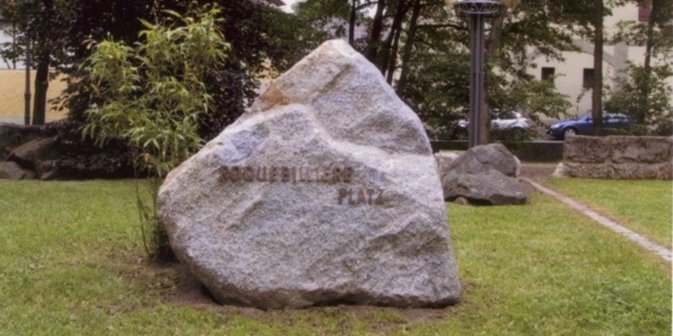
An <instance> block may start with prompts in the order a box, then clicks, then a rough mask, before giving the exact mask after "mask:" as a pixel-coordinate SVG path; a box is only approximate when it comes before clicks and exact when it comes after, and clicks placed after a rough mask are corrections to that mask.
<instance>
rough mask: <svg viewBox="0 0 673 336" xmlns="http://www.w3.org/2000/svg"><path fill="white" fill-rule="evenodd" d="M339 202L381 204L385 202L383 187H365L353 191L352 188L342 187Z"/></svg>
mask: <svg viewBox="0 0 673 336" xmlns="http://www.w3.org/2000/svg"><path fill="white" fill-rule="evenodd" d="M339 204H348V205H359V204H367V205H381V204H383V189H368V188H363V189H360V190H357V191H356V192H353V189H351V188H341V189H339Z"/></svg>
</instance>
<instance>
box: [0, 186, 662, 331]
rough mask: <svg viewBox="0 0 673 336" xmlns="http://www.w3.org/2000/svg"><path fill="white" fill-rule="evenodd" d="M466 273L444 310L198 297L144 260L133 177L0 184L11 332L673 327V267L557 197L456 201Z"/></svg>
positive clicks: (2, 277)
mask: <svg viewBox="0 0 673 336" xmlns="http://www.w3.org/2000/svg"><path fill="white" fill-rule="evenodd" d="M449 211H450V222H451V225H452V231H453V241H454V245H455V246H454V247H455V252H456V256H457V259H458V265H459V268H460V273H461V276H462V279H463V283H464V285H465V294H464V300H463V302H462V303H461V304H459V305H457V306H454V307H451V308H447V309H439V310H431V309H410V310H404V309H394V308H375V307H356V306H339V307H323V308H311V309H305V310H295V311H268V312H265V311H259V310H255V309H251V308H239V307H221V306H217V305H214V304H210V303H207V302H205V301H204V300H203V299H201V300H200V301H199V300H190V299H185V298H184V295H182V294H181V293H182V291H183V290H182V289H181V288H180V286H181V282H180V281H179V277H177V276H176V274H177V273H176V271H175V269H177V267H175V266H151V265H149V264H147V263H146V262H145V261H144V259H143V255H144V252H143V249H142V243H141V242H140V234H139V232H138V224H137V214H136V211H135V208H134V200H133V183H132V182H129V181H118V182H49V183H45V182H33V181H26V182H0V242H1V244H0V267H2V268H1V269H0V302H1V303H0V335H24V334H28V335H30V334H35V335H43V334H49V335H73V334H74V335H155V334H156V335H207V334H218V335H344V334H346V335H351V334H352V335H377V334H386V335H670V334H671V328H670V326H671V277H670V266H669V265H668V264H666V263H664V262H662V261H660V260H659V259H657V258H655V257H653V256H652V255H650V254H648V253H647V252H644V251H642V250H641V249H640V248H638V247H637V246H635V245H633V244H631V243H630V242H628V241H626V240H624V239H622V238H620V237H619V236H617V235H615V234H613V233H611V232H610V231H607V230H605V229H603V228H602V227H600V226H598V225H595V224H593V223H592V222H590V221H588V220H586V219H585V218H583V217H581V216H580V215H578V214H576V213H574V212H572V211H570V210H568V209H567V208H566V207H565V206H563V205H560V204H557V203H555V202H554V201H552V199H550V198H548V197H546V196H543V195H540V194H535V195H534V196H533V198H532V203H531V204H530V205H527V206H518V207H487V208H472V207H462V206H454V205H451V206H449Z"/></svg>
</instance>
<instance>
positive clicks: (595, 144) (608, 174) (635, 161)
mask: <svg viewBox="0 0 673 336" xmlns="http://www.w3.org/2000/svg"><path fill="white" fill-rule="evenodd" d="M556 175H559V176H566V177H587V178H600V179H658V180H671V179H673V138H671V137H635V136H607V137H589V136H573V137H568V138H567V139H566V140H565V144H564V146H563V162H562V163H561V164H559V169H558V170H557V172H556Z"/></svg>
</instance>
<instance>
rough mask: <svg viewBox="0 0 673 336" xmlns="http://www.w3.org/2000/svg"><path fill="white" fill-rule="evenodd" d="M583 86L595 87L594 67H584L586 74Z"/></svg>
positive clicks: (583, 78) (583, 77)
mask: <svg viewBox="0 0 673 336" xmlns="http://www.w3.org/2000/svg"><path fill="white" fill-rule="evenodd" d="M582 87H584V88H587V89H591V88H592V87H594V69H588V68H584V75H583V76H582Z"/></svg>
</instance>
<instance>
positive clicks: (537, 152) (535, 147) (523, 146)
mask: <svg viewBox="0 0 673 336" xmlns="http://www.w3.org/2000/svg"><path fill="white" fill-rule="evenodd" d="M431 144H432V149H433V150H434V151H435V152H439V151H446V150H453V151H456V150H460V151H464V150H467V141H458V140H456V141H431ZM503 145H505V147H507V149H509V151H510V152H512V154H514V155H515V156H516V157H518V158H519V160H521V161H526V162H559V161H561V159H563V141H546V140H534V141H526V142H519V143H503Z"/></svg>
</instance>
